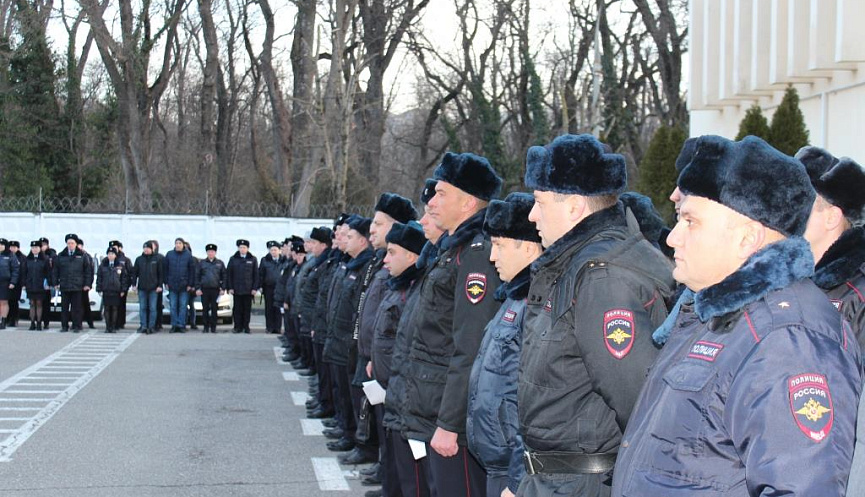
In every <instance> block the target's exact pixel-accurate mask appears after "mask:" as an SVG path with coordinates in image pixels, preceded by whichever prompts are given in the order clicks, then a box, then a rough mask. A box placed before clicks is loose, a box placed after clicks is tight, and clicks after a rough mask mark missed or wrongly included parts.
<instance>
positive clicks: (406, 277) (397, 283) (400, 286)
mask: <svg viewBox="0 0 865 497" xmlns="http://www.w3.org/2000/svg"><path fill="white" fill-rule="evenodd" d="M421 271H423V269H422V268H420V267H418V266H416V265H415V266H409V267H408V269H406V270H405V271H403V272H402V274H400V275H399V276H397V277H395V278H389V279H388V280H387V288H388V289H389V290H392V291H395V292H400V291H403V290H407V289H408V288H409V287H411V285H412V283H414V282H415V280H416V279H417V278H418V276H420V274H421Z"/></svg>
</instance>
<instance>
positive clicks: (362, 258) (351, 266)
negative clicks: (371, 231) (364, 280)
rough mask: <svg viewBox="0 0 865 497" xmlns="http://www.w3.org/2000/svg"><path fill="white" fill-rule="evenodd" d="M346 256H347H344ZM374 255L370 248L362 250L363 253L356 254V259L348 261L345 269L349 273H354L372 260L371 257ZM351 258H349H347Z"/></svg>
mask: <svg viewBox="0 0 865 497" xmlns="http://www.w3.org/2000/svg"><path fill="white" fill-rule="evenodd" d="M346 255H348V254H346ZM373 255H375V252H373V251H372V249H371V248H368V249H366V250H364V251H363V252H361V253H359V254H357V257H355V258H354V259H349V261H348V262H347V263H346V264H345V267H346V269H348V270H349V271H354V270H356V269H360V268H362V267H363V265H364V264H366V263H367V262H369V261H370V259H372V256H373ZM349 257H351V256H349Z"/></svg>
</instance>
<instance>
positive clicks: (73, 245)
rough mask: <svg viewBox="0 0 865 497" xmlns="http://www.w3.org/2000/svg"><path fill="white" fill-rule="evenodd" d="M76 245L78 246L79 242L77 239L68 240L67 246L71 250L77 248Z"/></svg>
mask: <svg viewBox="0 0 865 497" xmlns="http://www.w3.org/2000/svg"><path fill="white" fill-rule="evenodd" d="M76 247H78V243H77V242H76V241H75V240H67V241H66V248H68V249H69V251H70V252H71V251H73V250H75V248H76Z"/></svg>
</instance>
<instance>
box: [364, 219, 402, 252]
mask: <svg viewBox="0 0 865 497" xmlns="http://www.w3.org/2000/svg"><path fill="white" fill-rule="evenodd" d="M394 222H396V220H395V219H394V218H392V217H390V216H388V215H387V214H385V213H384V212H378V211H376V213H375V216H373V218H372V224H371V225H370V226H369V242H370V243H371V244H372V248H374V249H376V250H379V249H383V248H385V247H386V246H387V241H386V239H387V234H388V233H390V229H391V228H392V227H393V223H394Z"/></svg>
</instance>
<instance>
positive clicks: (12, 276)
mask: <svg viewBox="0 0 865 497" xmlns="http://www.w3.org/2000/svg"><path fill="white" fill-rule="evenodd" d="M20 276H21V264H20V263H19V262H18V257H16V256H15V255H14V254H13V253H12V251H11V250H9V249H6V251H5V252H0V285H3V286H6V287H8V286H9V285H15V286H18V280H19V279H20Z"/></svg>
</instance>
